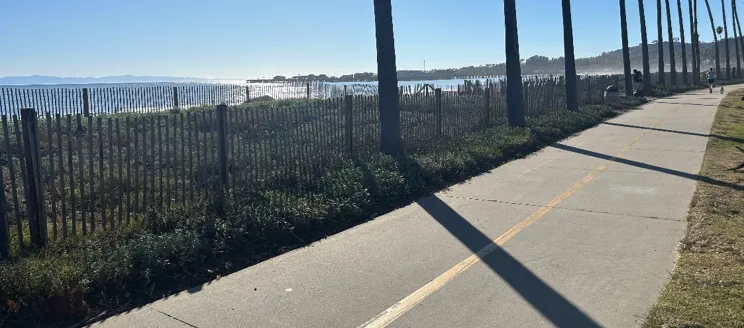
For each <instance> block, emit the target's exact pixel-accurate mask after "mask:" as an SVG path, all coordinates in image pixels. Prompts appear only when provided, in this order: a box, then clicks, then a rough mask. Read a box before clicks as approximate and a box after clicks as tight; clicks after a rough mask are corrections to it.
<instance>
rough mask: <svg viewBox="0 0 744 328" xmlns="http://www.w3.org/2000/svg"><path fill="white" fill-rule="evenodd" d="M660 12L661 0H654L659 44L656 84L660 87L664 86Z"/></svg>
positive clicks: (662, 38) (662, 34)
mask: <svg viewBox="0 0 744 328" xmlns="http://www.w3.org/2000/svg"><path fill="white" fill-rule="evenodd" d="M662 18H663V17H662V10H661V0H656V28H657V29H658V32H659V33H658V34H659V36H658V39H657V41H658V42H659V43H658V44H657V46H658V47H659V81H658V83H659V84H661V85H664V84H666V79H665V78H664V31H663V30H662V26H663V23H662Z"/></svg>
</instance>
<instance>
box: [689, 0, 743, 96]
mask: <svg viewBox="0 0 744 328" xmlns="http://www.w3.org/2000/svg"><path fill="white" fill-rule="evenodd" d="M732 1H733V0H732ZM687 11H688V12H689V14H690V46H691V51H690V55H692V57H691V58H690V61H691V62H692V84H693V85H698V84H700V68H699V67H698V64H697V54H696V51H695V49H696V48H695V47H696V46H695V44H696V42H695V40H697V37H696V36H695V18H694V17H693V7H692V0H687ZM695 16H697V13H695Z"/></svg>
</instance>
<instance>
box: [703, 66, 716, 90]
mask: <svg viewBox="0 0 744 328" xmlns="http://www.w3.org/2000/svg"><path fill="white" fill-rule="evenodd" d="M705 75H706V77H707V78H708V91H710V93H713V86H714V85H715V84H716V72H714V71H713V67H711V68H710V70H708V72H706V74H705Z"/></svg>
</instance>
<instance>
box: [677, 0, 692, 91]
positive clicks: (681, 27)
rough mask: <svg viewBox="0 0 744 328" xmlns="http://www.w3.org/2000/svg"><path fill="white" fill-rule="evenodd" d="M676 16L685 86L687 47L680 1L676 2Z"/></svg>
mask: <svg viewBox="0 0 744 328" xmlns="http://www.w3.org/2000/svg"><path fill="white" fill-rule="evenodd" d="M677 16H678V17H679V37H680V41H681V42H682V83H683V84H685V85H687V84H688V83H687V82H689V81H688V80H687V49H686V48H687V45H686V44H685V22H684V19H683V17H684V16H683V15H682V0H677Z"/></svg>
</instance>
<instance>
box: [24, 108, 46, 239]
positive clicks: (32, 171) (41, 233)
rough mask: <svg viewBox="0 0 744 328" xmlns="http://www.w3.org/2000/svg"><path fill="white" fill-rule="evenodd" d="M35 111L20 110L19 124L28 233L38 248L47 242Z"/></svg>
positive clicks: (30, 109) (29, 109)
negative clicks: (24, 171) (21, 139)
mask: <svg viewBox="0 0 744 328" xmlns="http://www.w3.org/2000/svg"><path fill="white" fill-rule="evenodd" d="M36 119H37V118H36V110H35V109H33V108H24V109H21V124H22V126H23V128H22V132H23V152H24V155H25V157H26V175H27V176H26V177H25V178H26V180H27V186H28V191H27V192H26V197H27V199H26V207H27V211H28V220H29V222H28V224H29V232H30V233H31V243H32V244H35V245H36V246H38V247H41V246H44V245H45V244H46V242H47V222H46V213H45V209H44V186H43V185H42V177H41V150H40V148H39V126H38V122H37V120H36Z"/></svg>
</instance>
